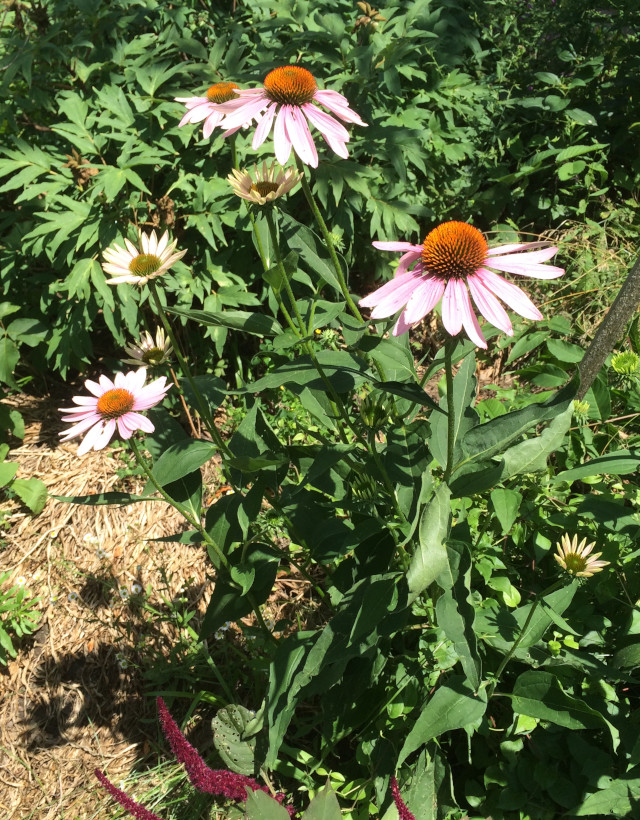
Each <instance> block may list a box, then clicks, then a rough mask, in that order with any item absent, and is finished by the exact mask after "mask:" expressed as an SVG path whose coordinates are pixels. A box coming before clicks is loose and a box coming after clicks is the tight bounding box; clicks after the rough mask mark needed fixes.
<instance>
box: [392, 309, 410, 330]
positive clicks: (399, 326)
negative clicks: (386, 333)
mask: <svg viewBox="0 0 640 820" xmlns="http://www.w3.org/2000/svg"><path fill="white" fill-rule="evenodd" d="M405 313H406V310H403V311H402V313H401V314H400V316H398V321H397V322H396V323H395V325H394V326H393V330H392V331H391V335H392V336H402V335H403V334H404V333H407V331H409V330H411V327H412V325H410V324H407V321H406V318H405Z"/></svg>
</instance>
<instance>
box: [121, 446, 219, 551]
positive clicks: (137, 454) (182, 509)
mask: <svg viewBox="0 0 640 820" xmlns="http://www.w3.org/2000/svg"><path fill="white" fill-rule="evenodd" d="M129 446H130V447H131V450H132V451H133V455H134V456H135V459H136V461H137V462H138V465H139V466H140V467H141V469H142V471H143V472H144V474H145V475H146V476H147V478H148V479H149V481H150V482H151V483H152V484H153V486H154V488H155V489H156V490H157V491H158V492H159V493H160V495H161V496H162V497H163V498H164V500H165V501H166V502H167V504H171V506H172V507H173V508H174V509H176V510H177V511H178V512H179V513H180V515H181V516H182V517H183V518H184V519H185V521H186V522H187V523H188V524H190V525H191V526H192V527H193V528H194V529H195V530H197V531H198V532H199V533H200V535H201V536H202V538H203V540H204V541H205V543H206V544H207V545H208V546H210V547H211V548H212V549H213V551H214V552H215V553H216V555H217V556H218V558H219V559H220V563H221V564H222V566H224V567H228V565H229V562H228V561H227V558H226V556H225V555H224V554H223V553H222V552H221V550H220V548H219V547H218V545H217V543H216V542H215V541H214V540H213V538H212V537H211V536H210V535H209V533H208V532H207V531H206V530H205V528H204V527H203V526H202V524H201V523H200V521H198V520H197V519H196V518H194V517H193V516H192V515H191V514H190V513H189V512H188V510H186V509H185V507H184V506H183V505H182V504H180V503H179V502H178V501H176V500H175V499H173V498H171V496H170V495H169V494H168V493H167V492H166V490H165V489H164V488H163V487H161V486H160V484H159V483H158V482H157V480H156V478H155V476H154V475H153V472H152V471H151V470H150V469H149V467H148V466H147V462H146V461H145V460H144V458H143V457H142V453H141V452H140V448H139V447H138V445H137V443H136V440H135V439H134V438H133V437H132V438H130V439H129Z"/></svg>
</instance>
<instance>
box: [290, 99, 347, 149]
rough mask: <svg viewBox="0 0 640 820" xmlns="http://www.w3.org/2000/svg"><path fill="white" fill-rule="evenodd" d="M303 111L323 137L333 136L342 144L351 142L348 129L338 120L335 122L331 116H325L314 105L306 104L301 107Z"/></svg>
mask: <svg viewBox="0 0 640 820" xmlns="http://www.w3.org/2000/svg"><path fill="white" fill-rule="evenodd" d="M301 109H302V111H303V112H304V115H305V116H306V117H307V119H308V120H309V122H310V123H312V124H313V125H315V127H316V128H317V129H318V131H319V132H320V133H321V134H322V136H323V137H326V136H328V135H331V136H333V137H335V139H337V140H340V142H349V132H348V131H347V129H346V128H345V127H344V125H341V124H340V123H339V122H338V121H337V120H334V119H333V117H330V116H329V114H325V112H324V111H321V110H320V109H319V108H317V106H315V105H313V103H305V104H304V105H303V106H301Z"/></svg>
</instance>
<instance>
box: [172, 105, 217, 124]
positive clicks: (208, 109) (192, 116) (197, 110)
mask: <svg viewBox="0 0 640 820" xmlns="http://www.w3.org/2000/svg"><path fill="white" fill-rule="evenodd" d="M211 113H214V114H215V113H216V110H215V108H214V106H213V105H212V104H211V103H210V102H209V100H207V101H206V102H204V103H201V104H200V105H195V106H194V107H193V108H190V109H189V111H187V113H186V114H185V115H184V117H183V118H182V119H181V120H180V122H179V123H178V128H179V127H180V126H181V125H186V124H187V123H194V122H202V120H204V119H206V118H207V117H208V116H209V114H211ZM220 119H222V116H221V117H220Z"/></svg>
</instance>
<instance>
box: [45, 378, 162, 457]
mask: <svg viewBox="0 0 640 820" xmlns="http://www.w3.org/2000/svg"><path fill="white" fill-rule="evenodd" d="M146 378H147V371H146V369H145V368H144V367H141V368H140V369H139V370H132V371H130V372H129V373H116V376H115V379H114V380H113V381H111V379H108V378H107V377H106V376H100V378H99V379H98V381H97V382H94V381H91V379H88V380H87V381H86V382H85V383H84V386H85V387H86V388H87V390H88V391H89V393H91V394H92V395H91V396H74V397H73V399H72V401H73V402H74V403H75V404H76V405H77V406H76V407H61V408H59V409H60V412H61V413H64V415H63V416H62V420H63V421H66V422H72V423H73V424H72V426H71V427H70V428H69V429H68V430H65V431H63V432H62V433H60V436H61V439H60V440H61V441H70V440H71V439H73V438H76V437H77V436H80V435H82V434H83V433H86V435H85V437H84V439H83V441H82V443H81V444H80V446H79V447H78V455H79V456H81V455H84V454H85V453H87V452H89V450H102V448H103V447H106V446H107V444H108V443H109V442H110V441H111V437H112V436H113V434H114V433H115V431H116V429H117V430H118V433H119V435H120V437H121V438H123V439H129V438H131V436H132V435H133V434H134V432H135V431H136V430H143V431H144V432H145V433H153V431H154V430H155V427H154V426H153V424H152V423H151V422H150V421H149V419H148V418H147V417H146V416H143V415H142V414H141V413H140V412H138V411H140V410H148V409H149V408H150V407H153V406H154V405H156V404H158V403H159V402H161V401H162V399H163V398H164V397H165V395H166V393H167V391H168V390H169V388H170V387H171V385H170V384H169V385H167V384H166V381H167V380H166V378H165V377H164V376H160V378H159V379H156V380H155V381H153V382H150V384H146V385H145V380H146Z"/></svg>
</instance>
